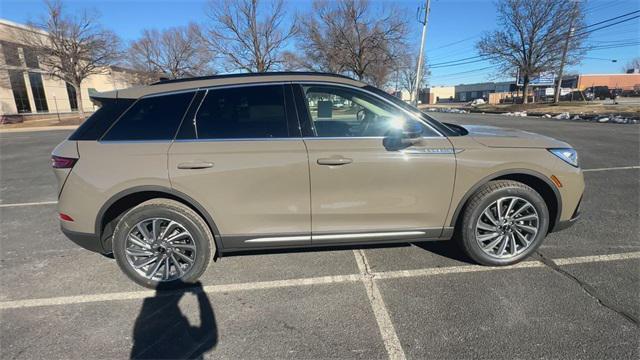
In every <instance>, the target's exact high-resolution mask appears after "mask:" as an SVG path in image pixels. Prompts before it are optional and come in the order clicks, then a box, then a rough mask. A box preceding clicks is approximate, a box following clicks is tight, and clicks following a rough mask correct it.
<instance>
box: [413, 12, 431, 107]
mask: <svg viewBox="0 0 640 360" xmlns="http://www.w3.org/2000/svg"><path fill="white" fill-rule="evenodd" d="M430 8H431V0H427V4H426V7H425V9H424V20H418V21H420V22H421V23H422V40H421V42H420V53H419V54H418V69H417V70H416V86H415V88H414V90H413V91H414V94H413V95H412V98H413V99H412V103H413V105H415V106H418V97H419V96H420V78H421V77H422V62H423V61H424V59H423V57H424V43H425V41H426V40H427V23H428V21H429V11H430Z"/></svg>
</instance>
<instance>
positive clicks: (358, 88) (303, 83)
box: [291, 80, 446, 138]
mask: <svg viewBox="0 0 640 360" xmlns="http://www.w3.org/2000/svg"><path fill="white" fill-rule="evenodd" d="M291 83H292V84H299V85H305V84H306V85H320V86H322V85H325V86H327V85H330V86H338V87H344V88H349V89H352V90H360V91H362V92H364V93H366V94H367V95H369V96H373V97H375V98H378V99H380V100H382V101H384V102H385V103H387V104H389V105H391V106H392V107H394V108H395V109H398V110H400V111H402V112H403V113H405V114H407V115H409V117H411V118H412V119H414V120H417V121H419V122H420V123H422V124H424V125H426V126H427V127H428V128H429V129H431V130H432V131H433V132H434V133H436V134H438V135H440V136H438V138H446V136H445V135H444V134H443V133H441V132H440V131H439V130H438V129H436V128H434V127H433V126H431V124H429V123H428V122H426V121H424V120H423V119H421V118H419V117H418V116H416V114H414V113H412V112H410V111H409V110H406V109H403V108H401V107H399V106H398V105H396V104H394V103H392V102H391V101H389V100H387V99H385V98H383V97H382V96H380V95H378V94H376V93H373V92H371V91H369V90H366V89H364V88H361V87H357V86H353V85H347V84H336V83H326V82H323V81H311V80H309V81H305V80H299V81H292V82H291ZM431 137H433V136H431ZM317 138H322V137H321V136H317Z"/></svg>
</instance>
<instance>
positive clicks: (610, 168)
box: [582, 166, 640, 172]
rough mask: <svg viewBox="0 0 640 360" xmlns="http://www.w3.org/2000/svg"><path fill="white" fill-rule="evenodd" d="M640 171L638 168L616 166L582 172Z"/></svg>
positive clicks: (639, 167)
mask: <svg viewBox="0 0 640 360" xmlns="http://www.w3.org/2000/svg"><path fill="white" fill-rule="evenodd" d="M630 169H640V166H618V167H609V168H599V169H583V170H582V171H583V172H592V171H611V170H630Z"/></svg>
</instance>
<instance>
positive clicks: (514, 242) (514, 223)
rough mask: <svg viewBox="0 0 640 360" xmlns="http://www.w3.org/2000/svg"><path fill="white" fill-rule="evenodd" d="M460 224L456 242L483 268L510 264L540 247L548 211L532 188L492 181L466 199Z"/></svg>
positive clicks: (521, 184)
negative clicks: (484, 266)
mask: <svg viewBox="0 0 640 360" xmlns="http://www.w3.org/2000/svg"><path fill="white" fill-rule="evenodd" d="M460 225H461V228H460V229H458V230H459V233H458V241H459V242H460V243H461V246H462V248H463V250H464V251H465V252H466V253H467V255H469V257H471V258H472V259H473V260H475V261H476V262H478V263H480V264H482V265H489V266H502V265H511V264H514V263H517V262H519V261H520V260H522V259H524V258H526V257H527V256H529V255H530V254H532V253H533V252H534V251H536V249H537V248H538V246H540V244H541V243H542V241H543V240H544V238H545V236H546V235H547V229H548V228H549V210H548V209H547V205H546V203H545V201H544V199H543V198H542V197H541V196H540V194H539V193H538V192H537V191H535V190H534V189H532V188H531V187H529V186H527V185H525V184H523V183H520V182H517V181H511V180H497V181H491V182H489V183H487V184H485V185H483V186H482V187H480V189H478V191H477V192H476V193H475V194H474V195H473V196H472V197H471V198H470V199H469V202H468V205H467V206H466V207H465V210H464V213H463V218H462V222H461V224H460Z"/></svg>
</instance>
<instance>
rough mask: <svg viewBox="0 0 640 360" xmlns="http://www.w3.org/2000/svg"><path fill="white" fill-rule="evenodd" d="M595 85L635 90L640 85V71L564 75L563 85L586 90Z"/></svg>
mask: <svg viewBox="0 0 640 360" xmlns="http://www.w3.org/2000/svg"><path fill="white" fill-rule="evenodd" d="M593 86H607V87H608V88H609V89H622V90H634V89H637V88H638V87H640V73H627V74H581V75H570V76H563V77H562V87H563V88H572V89H577V90H585V89H587V88H590V87H593Z"/></svg>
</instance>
